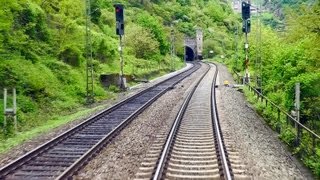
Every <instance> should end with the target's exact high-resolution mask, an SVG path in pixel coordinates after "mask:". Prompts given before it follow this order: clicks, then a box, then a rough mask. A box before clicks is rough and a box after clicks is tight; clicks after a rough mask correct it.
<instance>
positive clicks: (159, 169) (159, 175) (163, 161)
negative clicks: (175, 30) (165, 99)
mask: <svg viewBox="0 0 320 180" xmlns="http://www.w3.org/2000/svg"><path fill="white" fill-rule="evenodd" d="M209 70H210V67H209V68H208V69H207V70H206V72H205V73H204V74H203V75H202V76H201V78H200V79H199V81H197V83H196V85H195V86H194V87H193V88H192V90H191V91H190V92H189V93H188V95H187V98H186V99H185V100H184V102H183V104H182V106H181V107H180V110H179V112H178V114H177V116H176V118H175V121H174V124H173V125H172V127H171V129H170V133H169V134H168V137H167V141H166V143H165V145H164V148H163V150H162V153H161V156H160V159H159V161H158V163H157V167H156V170H155V172H154V176H153V178H152V179H153V180H160V179H161V178H162V175H163V171H164V167H165V164H166V161H167V157H168V155H169V152H170V147H171V146H172V144H173V139H174V136H175V134H176V132H177V131H178V127H179V125H180V123H181V120H182V118H183V116H184V114H185V111H186V109H187V107H188V105H189V102H190V100H191V98H192V96H193V94H194V92H195V91H196V89H197V87H198V86H199V84H200V82H201V81H202V79H203V78H204V77H205V75H206V74H207V73H208V72H209Z"/></svg>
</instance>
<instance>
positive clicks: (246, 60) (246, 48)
mask: <svg viewBox="0 0 320 180" xmlns="http://www.w3.org/2000/svg"><path fill="white" fill-rule="evenodd" d="M245 24H246V27H247V20H245ZM245 39H246V43H245V56H246V57H245V58H246V59H245V66H246V69H245V83H249V67H248V66H249V57H248V56H249V54H248V48H249V44H248V33H247V32H246V33H245Z"/></svg>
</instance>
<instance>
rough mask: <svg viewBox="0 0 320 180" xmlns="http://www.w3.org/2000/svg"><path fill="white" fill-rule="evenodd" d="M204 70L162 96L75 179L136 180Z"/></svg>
mask: <svg viewBox="0 0 320 180" xmlns="http://www.w3.org/2000/svg"><path fill="white" fill-rule="evenodd" d="M204 70H205V68H204V67H202V68H201V69H200V70H199V71H197V72H196V73H194V74H193V75H191V76H190V77H188V78H186V79H185V80H183V81H181V82H180V83H179V84H177V85H176V86H175V88H174V89H172V90H171V91H168V92H167V93H165V94H164V95H163V96H161V97H160V98H159V99H158V100H157V101H156V102H154V103H153V104H152V105H151V106H149V107H148V108H147V109H146V110H145V111H144V112H142V113H141V114H140V115H139V116H138V117H137V118H135V119H134V120H133V121H132V122H131V123H130V124H129V126H128V127H126V128H125V129H124V130H122V131H121V133H120V134H119V135H118V136H117V137H115V138H114V139H113V141H112V143H111V144H109V145H107V146H106V147H105V149H103V150H102V152H101V153H100V154H99V155H98V156H97V157H96V158H95V159H93V160H92V161H91V162H89V164H88V165H87V166H86V167H85V168H84V169H82V170H81V171H80V172H79V173H78V175H77V176H75V177H74V178H75V179H133V178H134V176H135V174H136V172H137V171H138V169H139V167H140V164H141V162H142V161H143V159H144V157H145V156H146V154H147V152H148V149H149V148H150V147H151V145H152V144H153V141H154V140H156V135H157V133H160V132H161V131H162V132H163V130H164V129H165V131H166V132H169V130H170V127H171V125H172V123H173V120H174V118H175V116H176V114H177V112H178V111H179V108H180V106H181V104H182V102H183V100H184V98H185V96H186V95H187V92H188V91H189V90H188V89H189V88H190V87H191V86H192V84H193V83H194V82H195V81H197V79H199V77H200V75H201V74H203V73H204Z"/></svg>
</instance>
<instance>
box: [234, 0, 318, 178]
mask: <svg viewBox="0 0 320 180" xmlns="http://www.w3.org/2000/svg"><path fill="white" fill-rule="evenodd" d="M272 3H273V6H271V4H272ZM276 4H277V8H278V9H281V12H283V14H282V15H281V16H282V17H280V16H278V17H277V18H275V19H277V21H279V22H280V23H278V24H275V23H274V21H269V20H268V19H269V18H268V17H269V16H270V15H271V13H270V11H265V12H264V13H263V14H262V19H261V20H262V22H263V25H262V27H261V41H260V40H259V32H260V30H259V29H258V26H257V25H258V23H257V21H258V17H257V16H255V15H253V17H252V26H253V27H252V32H251V33H250V34H249V44H250V49H249V51H250V54H249V60H250V63H249V68H250V72H251V77H252V84H253V85H254V84H255V76H256V75H257V74H259V69H256V68H257V66H256V61H257V59H258V58H259V57H261V59H262V69H261V73H262V91H263V94H265V95H266V96H267V97H268V98H269V99H271V100H272V101H273V102H275V103H276V104H278V105H279V106H281V107H282V108H283V109H285V110H286V111H287V112H290V111H291V110H294V100H295V83H297V82H300V84H301V119H300V121H301V123H303V124H304V125H305V126H307V127H309V128H310V129H312V130H313V131H314V132H316V133H317V134H320V108H319V107H320V51H319V46H318V44H319V41H320V13H319V12H320V2H319V1H316V2H314V3H313V4H312V3H311V1H297V3H296V4H293V3H291V1H268V2H266V3H265V5H266V6H267V9H273V11H271V12H273V14H272V16H273V17H275V14H274V13H275V11H274V8H275V7H276ZM276 16H277V15H276ZM279 24H282V25H285V26H283V27H281V28H280V26H279ZM242 43H244V41H243V40H242V42H241V43H238V44H242ZM239 53H240V54H239V56H238V57H240V59H238V61H234V60H233V59H232V60H229V61H228V62H229V63H230V64H232V66H233V68H234V69H237V70H238V71H241V70H243V69H244V64H243V63H242V62H243V59H244V54H243V51H242V49H241V50H239ZM237 62H238V63H237ZM258 107H259V108H260V110H261V111H262V112H263V113H262V114H264V115H266V117H267V119H271V120H270V122H269V123H270V124H271V126H273V127H274V128H277V126H279V124H283V125H284V126H283V128H286V129H285V130H284V131H282V132H281V134H280V137H281V138H282V139H283V140H284V141H285V142H286V143H287V144H288V145H289V146H291V147H292V148H293V151H294V153H296V154H299V155H300V156H301V159H303V161H304V162H305V163H306V164H307V165H308V166H309V167H311V169H312V170H313V172H314V173H315V174H317V176H320V154H319V152H320V144H319V141H316V142H315V143H316V145H317V146H316V148H315V149H313V150H312V148H311V147H312V146H313V144H312V143H313V142H312V137H311V136H310V135H308V133H305V134H303V138H302V143H301V144H300V146H298V147H296V146H295V137H296V135H295V134H296V130H295V128H294V126H286V119H285V118H284V119H280V120H279V119H277V113H276V112H275V111H274V110H272V109H269V108H264V106H262V105H261V104H259V103H258ZM259 108H258V109H259ZM292 127H293V128H292Z"/></svg>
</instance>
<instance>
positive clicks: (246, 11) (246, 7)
mask: <svg viewBox="0 0 320 180" xmlns="http://www.w3.org/2000/svg"><path fill="white" fill-rule="evenodd" d="M241 10H242V19H243V20H246V19H249V18H250V4H249V3H246V2H242V9H241Z"/></svg>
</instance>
